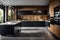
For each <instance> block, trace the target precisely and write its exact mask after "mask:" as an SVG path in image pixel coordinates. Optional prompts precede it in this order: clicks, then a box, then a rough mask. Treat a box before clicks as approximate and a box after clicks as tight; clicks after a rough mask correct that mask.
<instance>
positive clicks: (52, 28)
mask: <svg viewBox="0 0 60 40" xmlns="http://www.w3.org/2000/svg"><path fill="white" fill-rule="evenodd" d="M48 29H49V31H50V32H52V33H53V34H54V35H56V36H57V37H58V38H60V27H59V26H58V25H52V24H50V27H49V28H48Z"/></svg>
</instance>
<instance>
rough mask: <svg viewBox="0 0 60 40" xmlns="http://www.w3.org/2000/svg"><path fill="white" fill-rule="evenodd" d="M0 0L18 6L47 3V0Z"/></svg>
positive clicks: (5, 3) (44, 4)
mask: <svg viewBox="0 0 60 40" xmlns="http://www.w3.org/2000/svg"><path fill="white" fill-rule="evenodd" d="M0 2H1V3H2V4H4V5H12V6H20V5H22V6H24V5H32V6H34V5H36V6H37V5H39V6H47V5H48V4H49V0H0Z"/></svg>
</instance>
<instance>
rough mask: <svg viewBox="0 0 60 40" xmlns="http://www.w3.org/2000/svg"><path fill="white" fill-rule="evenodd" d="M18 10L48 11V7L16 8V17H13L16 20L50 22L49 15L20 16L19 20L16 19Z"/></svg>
mask: <svg viewBox="0 0 60 40" xmlns="http://www.w3.org/2000/svg"><path fill="white" fill-rule="evenodd" d="M17 10H48V6H15V14H14V15H15V16H14V17H13V19H14V20H32V21H40V20H48V15H19V16H18V19H16V17H17V16H16V11H17Z"/></svg>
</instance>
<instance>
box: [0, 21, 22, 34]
mask: <svg viewBox="0 0 60 40" xmlns="http://www.w3.org/2000/svg"><path fill="white" fill-rule="evenodd" d="M20 22H21V21H10V22H6V23H1V24H0V34H1V35H13V34H14V27H15V26H17V24H18V23H20Z"/></svg>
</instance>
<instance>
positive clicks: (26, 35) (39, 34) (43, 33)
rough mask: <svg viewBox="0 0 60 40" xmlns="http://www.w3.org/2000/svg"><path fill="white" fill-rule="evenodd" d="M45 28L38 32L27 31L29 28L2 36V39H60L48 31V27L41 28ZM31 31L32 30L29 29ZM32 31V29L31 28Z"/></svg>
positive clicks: (0, 39)
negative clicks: (12, 34) (11, 34)
mask: <svg viewBox="0 0 60 40" xmlns="http://www.w3.org/2000/svg"><path fill="white" fill-rule="evenodd" d="M39 30H44V31H40V32H37V33H32V32H31V33H26V32H25V31H27V30H25V31H24V30H22V31H24V32H21V33H19V34H16V35H14V36H1V37H0V40H58V39H57V38H55V37H53V35H52V34H51V33H50V32H49V31H48V29H47V28H45V29H39ZM28 31H30V30H28ZM31 31H32V30H31Z"/></svg>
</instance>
